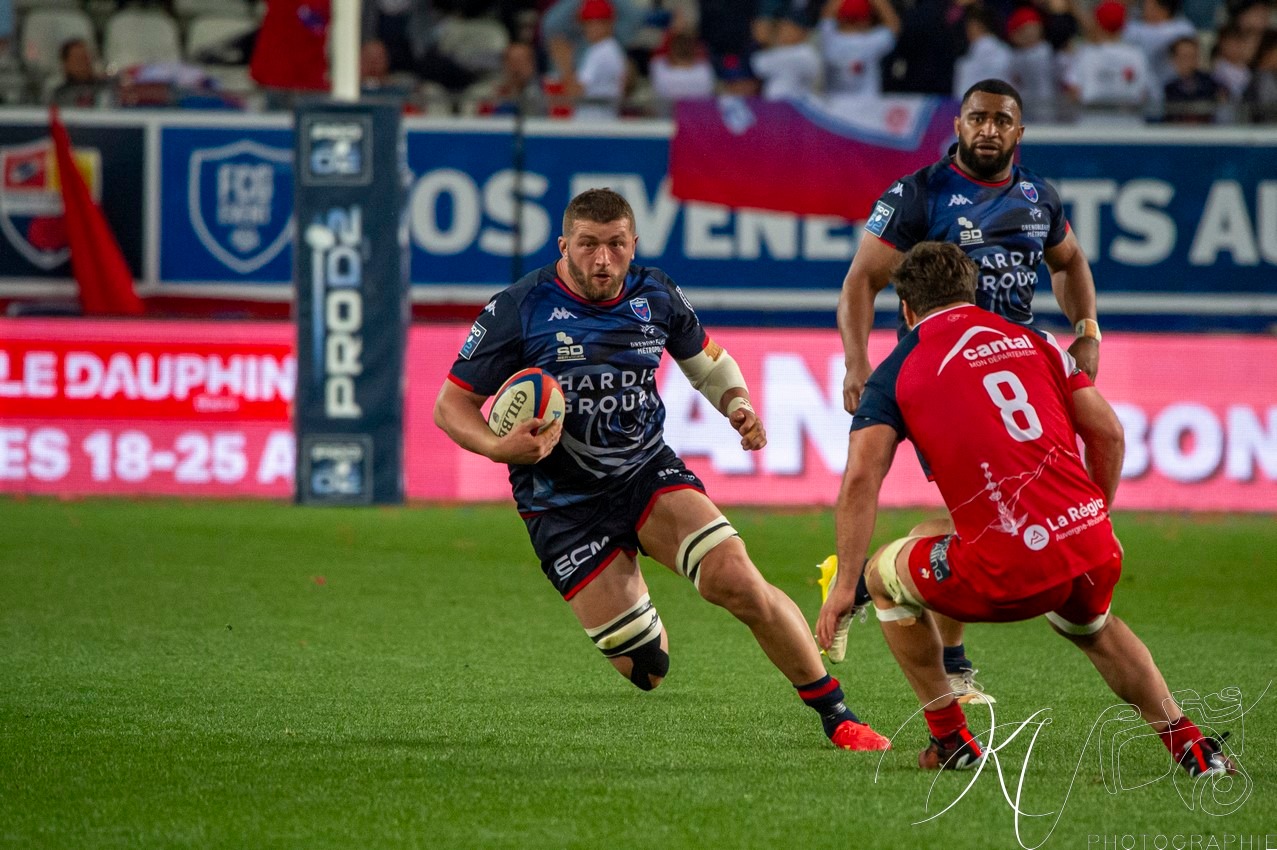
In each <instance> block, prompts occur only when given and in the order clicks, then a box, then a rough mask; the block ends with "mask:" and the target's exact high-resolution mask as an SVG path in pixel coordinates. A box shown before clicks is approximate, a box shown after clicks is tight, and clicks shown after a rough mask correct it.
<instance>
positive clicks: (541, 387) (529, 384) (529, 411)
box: [488, 367, 567, 437]
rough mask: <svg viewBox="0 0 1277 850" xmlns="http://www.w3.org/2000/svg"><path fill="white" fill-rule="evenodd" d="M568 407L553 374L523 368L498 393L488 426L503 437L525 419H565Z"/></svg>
mask: <svg viewBox="0 0 1277 850" xmlns="http://www.w3.org/2000/svg"><path fill="white" fill-rule="evenodd" d="M566 408H567V405H566V403H565V401H564V398H563V388H562V387H560V386H559V382H558V381H556V380H555V379H554V376H553V375H551V374H550V373H549V372H546V371H545V370H544V369H538V368H536V367H533V368H531V369H522V370H520V371H518V372H515V373H514V374H513V375H511V376H510V377H509V378H508V379H507V380H506V382H505V383H504V384H502V385H501V388H500V389H499V390H497V392H496V396H495V397H494V398H493V401H492V409H491V410H489V411H488V427H489V428H491V429H492V433H494V434H496V435H497V436H498V437H504V436H505V435H506V434H508V433H510V431H511V430H512V429H513V428H514V427H515V426H516V425H518V424H519V423H520V422H522V421H523V420H525V419H550V420H558V419H562V418H563V414H564V411H565V410H566Z"/></svg>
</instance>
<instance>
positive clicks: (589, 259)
mask: <svg viewBox="0 0 1277 850" xmlns="http://www.w3.org/2000/svg"><path fill="white" fill-rule="evenodd" d="M637 244H638V238H637V237H636V236H635V235H634V229H633V227H632V226H631V225H630V222H629V220H628V219H619V220H617V221H610V222H607V223H604V224H600V223H599V222H596V221H583V220H581V219H578V220H576V221H574V222H572V231H571V232H570V233H569V234H568V235H567V236H566V237H563V238H561V239H559V247H560V248H561V249H562V251H563V257H564V260H565V261H566V262H567V267H568V276H569V277H571V281H570V282H569V283H570V284H571V285H572V288H573V289H575V290H576V292H577V294H578V295H580V296H581V297H582V298H585V299H586V300H587V301H608V300H610V299H612V298H615V297H616V296H617V295H619V294H620V292H621V287H622V286H624V285H625V275H626V273H627V272H628V271H629V269H630V263H631V262H632V261H633V260H634V249H635V247H636V246H637Z"/></svg>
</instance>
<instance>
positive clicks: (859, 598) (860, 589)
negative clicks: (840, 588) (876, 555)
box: [853, 558, 871, 608]
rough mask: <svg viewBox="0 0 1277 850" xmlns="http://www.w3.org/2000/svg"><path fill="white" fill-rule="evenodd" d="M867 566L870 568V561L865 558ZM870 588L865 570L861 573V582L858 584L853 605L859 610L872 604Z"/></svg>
mask: <svg viewBox="0 0 1277 850" xmlns="http://www.w3.org/2000/svg"><path fill="white" fill-rule="evenodd" d="M865 566H866V567H868V566H869V559H868V558H865ZM870 601H871V600H870V597H869V586H868V585H866V584H865V570H864V569H861V571H860V581H858V582H856V599H855V602H854V603H853V604H854V605H855V606H856V607H857V608H859V607H860V606H862V605H868V604H869V602H870Z"/></svg>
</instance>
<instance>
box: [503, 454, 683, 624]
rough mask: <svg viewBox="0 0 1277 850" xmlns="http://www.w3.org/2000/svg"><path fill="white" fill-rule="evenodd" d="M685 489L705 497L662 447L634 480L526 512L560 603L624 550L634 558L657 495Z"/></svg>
mask: <svg viewBox="0 0 1277 850" xmlns="http://www.w3.org/2000/svg"><path fill="white" fill-rule="evenodd" d="M684 489H692V490H699V491H700V492H702V493H704V492H705V485H704V484H702V483H701V480H700V479H699V478H697V477H696V474H695V473H693V472H692V471H691V470H689V469H688V468H687V467H686V466H684V465H683V461H681V460H679V458H678V455H676V454H674V451H673V450H672V449H671V448H669V447H668V446H665V447H663V448H662V449H661V452H660V454H658V455H657V456H656V457H655V458H653V459H652V460H651V462H649V463H647V464H646V465H644V466H642V467H640V468H639V470H638V471H637V472H635V473H634V474H633V475H632V476H630V477H629V478H626V479H624V480H623V481H617V482H616V483H615V484H613V485H612V486H611V487H609V488H608V490H607V491H605V492H603V493H600V494H599V495H597V496H594V497H592V498H590V499H587V500H585V501H584V502H578V503H577V504H575V505H568V506H567V507H564V508H554V509H552V510H548V511H540V512H539V513H535V514H528V515H527V516H525V517H524V518H523V522H524V523H525V524H526V525H527V526H528V535H529V536H530V537H531V538H532V548H533V549H534V550H535V551H536V553H537V557H538V558H540V559H541V570H542V572H544V573H545V577H546V578H548V579H549V580H550V583H551V584H553V585H554V589H555V590H557V591H558V592H559V593H560V594H561V595H562V596H563V598H564V599H571V598H572V597H573V596H575V595H576V594H577V593H579V592H580V591H581V589H582V588H584V587H585V586H586V585H587V584H589V583H590V581H591V580H592V579H593V578H594V577H595V576H597V575H598V574H599V573H601V572H603V569H604V568H605V567H607V565H608V564H610V563H612V561H613V560H615V559H616V557H617V556H618V555H620V554H621V553H622V552H624V553H625V554H627V555H629V556H630V557H634V556H635V555H636V554H638V552H639V551H640V547H639V540H638V531H639V529H640V528H642V527H643V523H644V522H645V521H646V520H647V515H648V514H649V513H651V511H652V505H653V504H655V502H656V498H657V496H660V495H661V494H662V493H668V492H670V491H671V490H684Z"/></svg>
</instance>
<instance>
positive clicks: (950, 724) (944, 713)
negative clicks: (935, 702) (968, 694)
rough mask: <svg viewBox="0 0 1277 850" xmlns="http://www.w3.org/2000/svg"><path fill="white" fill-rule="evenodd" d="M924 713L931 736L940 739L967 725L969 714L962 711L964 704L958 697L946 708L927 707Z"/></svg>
mask: <svg viewBox="0 0 1277 850" xmlns="http://www.w3.org/2000/svg"><path fill="white" fill-rule="evenodd" d="M922 714H923V716H924V717H926V718H927V728H928V729H930V730H931V737H933V738H936V739H938V740H943V739H944V738H946V737H948V736H949V735H952V734H953V733H954V732H957V731H958V730H959V729H965V728H966V726H967V716H966V715H965V714H963V713H962V706H961V705H959V704H958V701H957V700H956V699H955V700H954V701H953V702H951V703H949V704H948V705H946V706H945V707H944V708H938V709H936V710H935V711H932V710H930V709H926V710H924V711H923V712H922Z"/></svg>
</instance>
